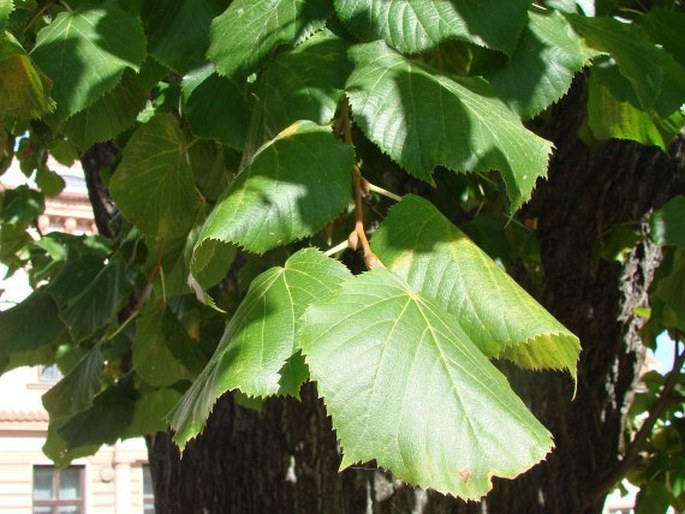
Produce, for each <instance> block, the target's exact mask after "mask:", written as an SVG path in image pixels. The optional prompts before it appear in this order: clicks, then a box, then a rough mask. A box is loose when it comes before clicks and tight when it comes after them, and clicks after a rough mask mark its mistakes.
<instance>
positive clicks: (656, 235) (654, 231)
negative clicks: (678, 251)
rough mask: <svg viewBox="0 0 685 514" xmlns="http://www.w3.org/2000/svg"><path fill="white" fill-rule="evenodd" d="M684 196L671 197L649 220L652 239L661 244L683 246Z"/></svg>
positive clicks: (684, 227)
mask: <svg viewBox="0 0 685 514" xmlns="http://www.w3.org/2000/svg"><path fill="white" fill-rule="evenodd" d="M683 220H685V196H683V195H678V196H675V197H673V198H671V199H670V200H669V201H668V202H666V204H665V205H664V206H663V207H661V208H660V209H658V210H656V211H654V214H652V217H651V218H650V220H649V223H650V228H651V234H650V235H651V237H652V239H653V240H654V241H655V242H656V243H658V244H662V245H674V246H679V247H680V248H685V223H683Z"/></svg>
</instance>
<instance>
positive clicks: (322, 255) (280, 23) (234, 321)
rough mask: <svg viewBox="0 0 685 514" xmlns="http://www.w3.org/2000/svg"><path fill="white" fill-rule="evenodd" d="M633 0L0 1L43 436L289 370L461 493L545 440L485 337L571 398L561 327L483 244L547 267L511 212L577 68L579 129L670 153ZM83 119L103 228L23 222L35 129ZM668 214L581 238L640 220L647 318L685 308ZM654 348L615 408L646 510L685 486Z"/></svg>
mask: <svg viewBox="0 0 685 514" xmlns="http://www.w3.org/2000/svg"><path fill="white" fill-rule="evenodd" d="M647 4H649V5H648V6H645V5H644V4H643V3H640V2H631V1H623V0H614V1H611V0H608V1H599V0H597V1H595V2H592V1H580V0H578V1H570V0H548V1H542V2H536V3H533V2H531V1H526V0H487V1H473V0H430V1H429V0H306V1H305V0H233V1H229V0H168V1H167V0H146V1H134V0H118V1H117V0H103V1H97V0H68V1H64V0H55V1H52V0H46V1H43V0H40V1H38V0H24V1H21V0H15V1H14V2H13V1H12V0H0V35H1V38H0V98H1V99H2V100H1V102H0V121H1V125H0V172H2V171H4V170H6V169H7V168H8V166H9V164H10V162H11V161H12V159H14V158H17V159H18V160H19V162H20V165H21V169H22V171H23V172H24V173H25V174H26V176H27V177H32V178H33V179H34V183H35V187H28V186H21V187H17V188H14V189H5V190H3V191H0V243H1V245H2V246H1V248H0V262H2V263H3V264H5V265H6V266H7V267H8V268H9V271H8V273H9V274H12V273H14V272H15V271H17V270H19V269H26V270H27V271H28V273H29V277H30V281H31V284H32V286H33V288H34V292H33V293H32V294H31V295H30V296H29V297H28V298H27V299H26V300H25V301H23V302H22V303H20V304H18V305H17V306H15V307H13V308H11V309H9V310H7V311H4V312H2V313H0V365H1V366H2V370H3V371H7V370H10V369H12V368H14V367H17V366H22V365H35V364H51V363H57V365H58V366H59V367H60V369H61V370H62V372H63V373H64V378H63V379H62V380H61V381H60V382H59V383H58V384H57V385H56V386H55V387H54V388H53V389H51V390H50V391H49V392H48V393H47V394H46V395H45V397H44V404H45V407H46V408H47V410H48V411H49V413H50V428H49V436H48V440H47V443H46V445H45V448H44V449H45V452H46V454H47V455H48V456H49V457H51V458H52V459H53V460H55V462H57V463H62V464H64V463H67V462H69V461H70V460H72V459H74V458H76V457H79V456H82V455H87V454H90V453H92V452H93V451H95V450H96V449H97V448H98V447H99V446H100V445H101V444H104V443H112V442H113V441H115V440H116V439H118V438H120V437H132V436H137V435H144V434H149V433H152V432H155V431H159V430H165V429H167V428H168V427H171V428H172V429H173V430H174V432H175V441H176V443H177V444H178V445H179V447H180V448H183V447H184V445H185V444H186V443H187V442H188V441H189V440H190V439H192V438H193V437H195V436H197V435H198V434H199V433H200V432H201V431H202V430H203V427H204V426H205V423H206V420H207V418H208V416H209V415H210V413H211V411H212V407H213V405H214V403H215V401H216V399H217V398H218V397H220V396H221V395H223V394H224V393H226V392H228V391H237V392H239V393H240V397H241V398H242V399H243V401H244V402H245V403H246V404H252V405H254V404H255V403H257V404H258V403H259V401H261V400H263V399H264V398H267V397H270V396H280V395H290V396H295V397H297V396H298V394H299V390H300V387H301V385H302V384H303V383H304V382H306V381H308V380H311V381H314V382H315V383H316V386H317V390H318V393H319V394H320V395H321V397H322V399H323V402H324V403H325V405H326V409H327V412H328V414H329V415H330V416H331V418H332V423H333V427H334V429H335V431H336V434H337V437H338V438H339V441H340V445H341V451H342V463H341V467H342V468H344V467H347V466H350V465H352V464H355V463H358V462H366V461H372V460H375V461H376V463H377V464H378V466H380V467H382V468H384V469H387V470H389V471H390V472H392V473H393V475H394V476H396V477H398V478H400V479H402V480H405V481H407V482H409V483H411V484H414V485H418V486H421V487H424V488H431V489H434V490H437V491H440V492H442V493H447V494H451V495H454V496H457V497H460V498H464V499H472V500H476V499H479V498H481V497H482V496H484V495H485V494H487V492H488V491H489V490H490V488H491V486H492V485H491V478H492V477H493V476H495V477H505V478H513V477H515V476H517V475H519V474H520V473H522V472H524V471H525V470H527V469H529V468H530V467H532V466H534V465H535V464H536V463H538V462H540V461H541V460H542V459H544V458H545V456H546V455H547V454H548V453H549V452H550V451H553V447H554V442H553V439H552V436H551V434H550V433H549V432H548V430H547V429H546V428H545V427H544V426H543V425H542V424H541V423H540V422H539V421H538V420H537V419H536V418H535V417H534V416H533V414H532V413H531V412H530V411H529V410H528V408H527V407H526V405H525V404H524V402H523V401H522V400H521V399H520V398H519V397H518V396H517V395H516V393H515V392H514V391H513V390H512V388H511V387H510V385H509V383H508V381H507V379H506V378H505V376H504V375H503V374H502V372H501V371H499V369H498V367H497V366H496V365H495V363H493V361H497V360H499V361H501V360H507V361H510V362H512V363H514V364H515V365H517V366H519V367H521V368H524V369H529V370H532V371H531V372H534V371H535V370H541V369H547V370H558V371H559V372H561V373H566V374H567V375H568V377H569V387H568V397H566V398H558V399H557V401H559V402H570V401H572V397H573V395H574V383H575V380H576V372H577V361H578V357H579V353H580V351H581V343H582V342H581V341H579V340H578V338H577V337H576V336H575V335H574V334H573V333H572V332H571V331H569V330H568V329H567V328H566V327H564V325H563V324H562V323H560V322H559V321H557V320H556V319H555V318H554V317H553V316H552V315H551V314H550V313H549V312H547V310H546V309H545V308H544V307H542V305H540V303H538V302H537V301H536V300H535V299H534V298H533V297H532V296H531V295H530V294H528V293H527V292H526V291H525V290H524V289H523V288H522V287H521V286H519V285H518V284H517V283H516V282H515V281H514V280H513V279H512V278H511V277H510V276H509V275H508V274H507V272H506V269H507V268H508V267H509V266H510V265H511V264H512V263H513V262H514V261H516V262H522V263H523V265H524V267H525V269H527V270H528V272H529V273H530V276H531V279H532V280H536V279H539V277H540V274H541V273H543V272H544V270H542V269H541V266H540V262H539V256H538V255H537V253H536V241H535V224H534V220H525V219H520V217H519V216H518V214H517V213H518V211H519V209H520V208H521V207H522V206H523V205H524V204H525V203H526V202H527V201H529V200H530V198H531V195H532V194H533V192H534V189H535V186H536V183H537V182H538V181H540V180H544V178H545V176H546V173H547V168H548V165H549V159H550V156H551V155H552V154H553V152H554V147H553V144H552V143H551V142H550V141H548V140H546V139H544V138H543V137H541V136H539V135H537V134H536V133H535V132H534V131H533V129H532V128H531V127H532V126H533V125H534V123H533V122H534V121H535V120H539V119H544V118H545V117H546V116H549V115H550V108H551V107H552V106H553V105H554V104H555V103H556V102H558V101H559V100H560V99H561V98H562V97H563V96H564V95H565V94H566V93H567V92H568V90H569V88H570V87H571V86H572V83H573V82H574V80H581V77H582V80H585V81H586V83H587V98H586V106H587V109H586V113H585V122H584V124H583V128H582V129H581V135H582V137H583V138H584V140H585V141H586V142H587V144H589V145H592V144H596V143H597V142H599V141H603V140H607V139H610V138H619V139H630V140H634V141H637V142H639V143H642V144H644V145H652V146H657V147H660V148H661V149H663V150H664V151H666V149H667V147H668V145H669V143H670V142H671V141H672V140H673V138H674V137H675V136H676V135H677V134H678V132H679V131H680V130H681V129H682V127H683V126H684V125H685V112H684V110H683V104H685V36H684V35H683V32H682V28H683V27H684V26H685V6H683V4H682V2H680V1H674V0H671V1H668V0H664V1H659V2H647ZM531 120H532V121H531ZM98 145H100V146H101V145H109V147H110V148H113V149H114V155H115V156H114V158H113V159H112V160H111V161H110V162H107V163H106V165H105V166H102V167H101V169H99V170H97V171H96V173H95V176H94V177H93V176H89V177H88V180H89V181H90V182H89V185H90V186H91V187H93V186H92V184H93V181H94V180H95V181H98V183H101V184H103V185H104V187H105V188H106V190H107V191H108V195H109V196H108V198H107V200H108V201H109V202H110V203H111V204H112V205H113V206H114V209H112V210H111V212H110V215H109V216H108V218H107V220H106V221H105V222H103V221H102V220H100V221H99V229H100V234H99V235H94V236H73V235H68V234H63V233H59V232H50V233H41V232H40V231H39V230H38V225H37V218H38V216H39V215H40V214H41V213H42V212H43V209H44V205H45V203H44V202H45V198H46V197H52V196H55V195H57V194H59V192H60V191H61V190H62V188H63V187H64V182H63V180H62V179H61V178H60V177H59V176H58V175H57V174H56V173H55V172H54V171H52V170H50V169H49V167H48V165H47V156H48V155H52V156H53V157H54V158H55V159H57V160H58V161H60V162H64V163H67V164H68V163H71V162H73V161H74V160H76V159H83V158H84V157H85V156H87V155H88V152H91V151H92V149H93V148H97V146H98ZM416 193H420V194H416ZM98 208H99V209H100V210H102V208H103V207H102V206H101V205H100V206H99V207H98V206H96V210H97V209H98ZM96 214H97V213H96ZM683 220H685V200H684V198H683V197H682V196H680V197H675V198H673V199H672V201H670V202H669V203H668V204H666V205H665V206H664V207H663V208H662V209H660V210H659V211H658V212H655V213H654V215H652V216H651V217H650V218H649V220H645V221H649V223H651V231H650V233H649V234H643V233H642V232H640V231H639V230H638V229H637V228H636V227H627V228H626V227H621V228H619V229H617V230H616V231H615V232H612V234H611V235H610V236H611V242H610V243H611V244H605V245H604V246H603V247H602V249H601V252H600V253H601V255H600V256H599V257H598V258H604V259H620V258H621V252H622V251H624V250H625V249H626V248H630V247H632V246H634V245H636V244H638V243H639V242H640V241H641V240H642V238H643V237H648V238H650V240H652V241H653V242H654V243H655V244H659V245H662V246H663V248H664V255H665V257H664V260H663V264H662V265H661V267H660V269H659V273H658V279H657V281H656V282H655V285H654V287H653V289H652V294H651V310H646V309H645V310H643V311H641V312H640V313H637V314H636V315H642V316H645V317H649V323H648V324H647V328H646V329H645V335H644V337H645V343H646V344H647V345H652V346H653V345H654V344H655V343H654V341H655V338H656V336H657V335H658V334H659V333H661V332H663V331H664V330H668V331H670V333H671V335H672V337H674V338H675V339H677V340H681V331H682V330H683V329H685V311H684V310H683V306H685V301H683V300H684V298H685V296H684V295H685V289H683V287H684V286H683V284H684V283H685V280H684V276H683V275H684V274H685V257H684V256H685V253H683V252H685V232H684V230H685V229H684V228H683V227H685V225H684V223H683ZM638 221H639V220H638ZM676 350H677V352H678V351H679V352H680V353H678V355H677V358H676V367H675V368H674V371H673V372H672V373H671V375H669V377H667V378H666V379H665V382H664V381H663V379H658V378H657V377H652V380H653V382H652V384H653V387H651V388H650V389H649V392H648V393H647V394H646V395H645V397H644V398H642V399H641V402H640V403H639V406H640V407H636V409H638V410H639V409H642V410H643V411H649V412H650V417H649V419H650V420H649V423H651V426H650V427H649V428H650V431H651V428H652V427H653V426H655V424H657V426H659V427H660V428H659V430H661V434H663V435H658V436H654V437H653V439H651V441H652V443H653V446H654V448H653V452H652V454H651V455H652V456H653V457H654V458H653V462H654V463H657V464H653V465H654V466H656V468H654V469H656V470H657V471H656V472H651V473H647V472H645V473H643V474H642V475H639V474H637V475H635V476H634V477H633V478H634V480H635V481H636V482H638V483H640V484H645V485H646V489H645V491H647V492H646V493H645V494H643V495H642V499H641V501H642V502H643V508H647V507H646V506H648V505H657V504H658V505H661V504H664V502H665V504H668V503H670V504H673V505H675V506H677V508H680V509H682V508H684V505H685V503H684V502H685V493H683V490H684V487H685V486H684V485H683V484H685V460H684V459H683V456H682V453H681V454H680V455H675V454H674V453H673V452H672V448H673V446H672V445H670V443H668V442H667V441H673V440H674V438H675V439H678V440H680V441H682V438H684V437H685V432H684V431H683V424H682V420H683V418H682V404H680V405H678V404H677V403H676V404H675V406H674V404H673V403H672V402H671V403H669V404H668V405H666V404H665V403H664V402H663V401H662V402H661V403H659V401H660V400H659V398H661V396H660V395H659V394H658V391H659V390H664V391H665V392H667V393H669V394H670V393H671V392H672V391H673V390H675V389H677V390H680V389H682V387H683V380H682V376H681V375H680V367H681V365H682V361H683V351H682V350H678V346H676ZM667 388H668V390H667ZM389 399H393V405H392V406H390V404H389V403H388V400H389ZM643 400H644V401H643ZM655 413H656V414H655ZM678 413H680V414H678ZM651 418H654V419H651ZM658 419H668V420H669V421H668V422H662V423H661V424H660V425H659V424H658V423H657V421H658ZM84 427H87V429H84ZM659 437H661V438H662V439H663V440H664V443H663V444H661V446H659V443H658V438H659ZM665 460H666V461H668V463H667V464H668V465H665V464H664V461H665ZM650 462H651V461H650ZM649 502H661V503H651V504H650V503H649Z"/></svg>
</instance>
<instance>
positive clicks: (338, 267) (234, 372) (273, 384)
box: [171, 249, 350, 446]
mask: <svg viewBox="0 0 685 514" xmlns="http://www.w3.org/2000/svg"><path fill="white" fill-rule="evenodd" d="M349 276H350V274H349V272H348V271H347V270H346V269H345V268H344V266H343V265H342V264H340V263H339V262H338V261H335V260H333V259H330V258H328V257H325V256H324V255H323V254H321V253H319V252H318V251H316V250H314V249H305V250H301V251H299V252H298V253H296V254H294V255H293V256H291V257H290V258H289V259H288V260H287V261H286V263H285V264H284V265H283V266H282V267H281V266H278V267H274V268H271V269H269V270H267V271H265V272H264V273H262V274H261V275H259V276H258V277H257V278H255V279H254V280H253V281H252V284H251V285H250V289H249V291H248V293H247V296H246V297H245V298H244V299H243V302H242V303H241V304H240V307H239V308H238V310H237V311H236V313H235V314H234V315H233V317H232V318H231V320H230V321H229V323H228V325H227V327H226V330H225V332H224V335H223V337H222V338H221V341H220V343H219V346H218V348H217V350H216V352H215V353H214V355H213V356H212V358H211V360H210V362H209V364H208V365H207V366H206V367H205V369H204V370H203V371H202V373H201V374H200V376H199V377H198V379H197V380H196V381H195V382H194V383H193V385H192V387H191V388H190V389H189V390H188V392H187V393H186V395H185V396H184V398H183V400H182V401H181V403H180V404H179V405H178V407H177V408H176V409H175V411H174V412H173V413H172V415H171V416H172V426H173V428H174V430H175V431H176V436H175V441H176V442H177V443H178V444H179V445H181V446H184V445H185V443H186V442H187V441H188V440H189V439H192V438H193V437H195V436H196V435H197V434H198V433H199V432H200V431H201V430H202V428H203V427H204V424H205V420H206V419H207V416H208V415H209V413H210V411H211V409H212V406H213V405H214V402H215V401H216V399H217V398H218V397H219V396H221V395H222V394H224V393H225V392H226V391H229V390H232V389H238V390H240V391H241V392H242V393H244V394H246V395H248V396H253V397H255V396H257V397H264V396H270V395H274V394H278V393H288V394H295V393H297V390H298V389H299V385H300V384H301V382H300V383H298V384H297V385H295V383H294V382H295V380H293V378H294V377H296V376H299V377H300V378H305V377H302V373H300V372H299V371H298V370H299V367H298V366H301V360H300V361H299V362H290V363H289V364H290V366H289V368H288V370H287V374H286V376H285V384H283V378H284V377H283V375H282V374H281V371H282V369H283V368H284V366H285V365H286V362H287V361H288V360H289V359H291V358H292V356H293V353H294V352H295V351H296V350H297V347H298V345H299V339H300V318H301V317H302V314H303V313H304V311H305V309H306V308H307V306H309V305H310V304H311V303H312V302H314V301H316V300H319V299H321V298H324V297H326V296H327V295H328V294H330V293H331V292H333V291H334V290H335V289H336V288H337V287H338V286H339V285H340V284H341V283H342V282H343V281H344V280H345V279H346V278H348V277H349ZM284 385H285V390H283V386H284Z"/></svg>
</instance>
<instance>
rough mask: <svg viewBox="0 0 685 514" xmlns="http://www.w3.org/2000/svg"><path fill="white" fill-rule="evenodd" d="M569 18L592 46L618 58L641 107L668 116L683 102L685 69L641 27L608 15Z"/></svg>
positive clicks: (619, 64)
mask: <svg viewBox="0 0 685 514" xmlns="http://www.w3.org/2000/svg"><path fill="white" fill-rule="evenodd" d="M568 19H569V21H570V22H571V24H572V25H573V28H574V29H575V31H576V32H577V33H578V34H579V35H581V36H582V37H583V38H584V39H585V42H586V44H588V45H589V46H590V48H593V49H595V50H598V51H599V52H603V53H607V54H610V55H611V57H612V58H613V59H614V60H615V61H616V64H617V65H618V68H619V70H620V72H621V74H622V75H623V76H624V77H625V78H626V79H628V80H629V81H630V83H631V84H632V86H633V89H634V91H635V94H636V96H637V100H638V101H639V107H641V108H642V109H643V110H650V109H654V110H655V111H656V112H657V113H658V114H659V115H660V116H663V117H666V116H669V115H670V114H672V113H673V111H675V110H676V109H678V108H679V107H680V106H681V105H682V103H683V97H685V70H684V69H683V67H682V66H680V65H678V64H677V63H676V62H675V60H674V58H673V56H671V55H670V54H669V53H668V52H666V51H665V50H664V49H663V48H661V47H659V46H656V45H654V44H652V43H650V42H649V41H648V39H647V38H646V36H645V34H644V31H643V30H642V29H641V28H640V27H639V26H637V25H635V24H630V25H629V24H626V23H622V22H620V21H618V20H615V19H613V18H609V17H595V18H586V17H584V16H568Z"/></svg>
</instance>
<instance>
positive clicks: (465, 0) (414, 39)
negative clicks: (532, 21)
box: [335, 0, 530, 54]
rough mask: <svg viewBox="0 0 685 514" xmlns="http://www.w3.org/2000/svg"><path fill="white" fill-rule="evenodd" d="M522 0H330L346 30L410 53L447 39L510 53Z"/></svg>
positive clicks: (523, 10) (519, 24) (524, 2)
mask: <svg viewBox="0 0 685 514" xmlns="http://www.w3.org/2000/svg"><path fill="white" fill-rule="evenodd" d="M529 5H530V1H528V0H485V1H483V0H335V9H336V13H337V14H338V16H339V17H340V19H341V20H342V21H343V22H344V23H345V26H346V28H348V29H349V30H350V31H351V32H353V33H355V34H357V35H358V36H360V37H361V38H363V39H365V40H367V41H368V40H375V39H384V40H385V42H386V43H387V44H388V45H390V46H392V47H393V48H396V49H397V50H399V51H400V52H407V53H416V52H420V51H422V50H426V49H429V48H431V47H433V46H435V45H437V44H438V43H440V42H442V41H444V40H445V39H448V38H457V39H461V40H463V41H468V42H470V43H476V44H478V45H482V46H486V47H488V48H493V49H496V50H501V51H503V52H505V53H507V54H511V53H512V52H513V51H514V48H515V47H516V43H517V41H518V37H519V34H520V33H521V30H522V29H523V27H524V26H525V24H526V21H527V17H526V11H527V10H528V6H529Z"/></svg>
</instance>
